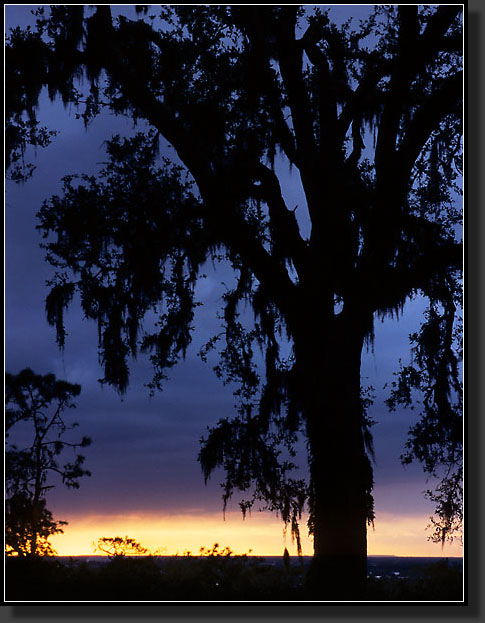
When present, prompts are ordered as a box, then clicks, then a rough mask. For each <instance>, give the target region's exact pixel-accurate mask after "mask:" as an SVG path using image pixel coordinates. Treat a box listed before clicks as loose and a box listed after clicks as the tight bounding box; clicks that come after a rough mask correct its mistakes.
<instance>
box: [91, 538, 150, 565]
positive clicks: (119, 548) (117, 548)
mask: <svg viewBox="0 0 485 623" xmlns="http://www.w3.org/2000/svg"><path fill="white" fill-rule="evenodd" d="M94 551H95V552H103V554H107V555H108V558H109V559H110V560H114V559H115V558H121V557H123V556H129V555H140V556H142V555H144V554H148V549H147V548H146V547H143V546H142V545H141V544H140V543H138V542H137V541H135V539H131V538H130V537H128V536H124V537H123V536H115V537H106V536H105V537H102V538H100V539H98V542H97V544H95V546H94Z"/></svg>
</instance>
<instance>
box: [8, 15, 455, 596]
mask: <svg viewBox="0 0 485 623" xmlns="http://www.w3.org/2000/svg"><path fill="white" fill-rule="evenodd" d="M135 8H136V10H137V13H138V17H137V18H136V19H128V18H127V17H124V16H119V17H117V18H114V17H113V16H112V13H111V9H110V7H109V6H97V7H96V8H94V9H89V10H87V11H85V7H82V6H68V7H59V6H56V7H52V8H51V10H50V14H49V15H48V16H47V17H46V16H44V15H43V12H42V10H41V11H40V12H39V13H38V22H37V29H36V30H31V31H28V32H26V31H20V30H15V31H14V32H12V34H11V36H10V38H9V42H8V46H7V92H8V93H9V99H8V102H7V104H8V106H7V113H8V115H9V116H8V118H9V120H10V124H9V125H8V131H9V132H10V136H13V137H14V139H15V140H13V139H12V141H11V143H8V142H7V147H10V148H11V150H12V152H13V153H14V154H17V156H18V154H19V153H20V152H19V150H20V151H21V149H22V146H23V145H24V143H25V140H27V139H28V136H27V135H26V133H25V131H23V130H24V126H22V125H21V124H27V126H28V125H29V124H30V126H29V127H31V129H32V131H34V130H35V129H36V128H37V126H36V119H35V106H36V104H37V102H38V96H39V92H40V89H41V88H42V87H43V86H47V88H48V90H49V94H50V96H51V97H52V98H54V97H56V96H57V95H60V96H61V97H62V99H63V101H64V102H65V103H66V104H67V103H71V102H74V103H78V104H79V105H80V106H81V107H82V108H81V111H82V112H81V113H80V116H81V117H82V118H83V119H84V121H85V123H86V124H89V122H90V120H91V119H93V118H94V117H95V116H96V115H98V114H99V113H100V112H101V111H102V110H104V109H108V110H111V111H112V112H114V113H116V114H123V115H127V116H129V117H131V118H132V119H133V120H134V121H136V122H143V123H145V124H146V126H147V127H148V129H147V131H144V132H141V133H139V134H136V135H135V136H133V137H131V138H121V137H113V139H112V140H111V141H109V142H108V144H107V153H108V161H107V163H106V164H105V166H104V168H103V169H102V171H100V174H99V175H98V176H86V175H72V176H68V177H66V178H65V179H64V192H63V194H62V196H56V197H53V198H52V199H51V200H49V201H47V202H46V203H45V204H44V205H43V207H42V209H41V211H40V213H39V218H40V229H41V230H42V232H43V234H44V236H45V238H46V242H45V247H46V249H47V257H48V259H49V261H50V262H51V263H52V264H53V266H55V267H56V268H57V273H56V275H55V277H54V278H53V280H52V282H51V293H50V295H49V297H48V299H47V317H48V320H49V322H50V323H51V324H53V325H55V326H56V327H57V338H58V342H59V345H60V346H61V347H62V346H63V345H64V341H65V330H64V325H63V311H64V310H65V309H66V308H67V307H68V305H69V304H70V303H71V301H72V298H73V296H74V293H75V292H79V293H80V297H81V302H82V307H83V310H84V313H85V315H86V317H87V318H92V319H94V320H95V321H96V322H97V323H98V327H99V345H100V353H101V362H102V365H103V367H104V378H103V382H106V383H109V384H111V385H113V386H115V387H116V388H118V389H119V390H120V391H125V389H126V388H127V385H128V382H129V365H128V357H129V355H130V354H132V355H135V354H136V352H137V349H138V348H141V350H142V351H144V352H148V353H150V356H151V360H152V362H153V365H154V370H155V374H154V378H153V380H152V382H151V387H152V388H153V389H156V388H158V387H160V386H161V385H162V383H163V381H164V380H165V378H166V377H165V374H166V370H167V368H170V367H171V366H173V365H175V364H176V362H177V361H178V360H179V358H180V357H181V356H184V354H185V352H186V349H187V347H188V346H189V344H190V341H191V335H192V330H193V322H194V310H195V307H196V305H197V300H196V297H195V285H196V283H197V281H198V279H199V278H200V277H201V275H202V273H203V268H204V265H205V263H206V262H207V261H209V260H212V261H214V262H216V263H217V262H218V261H219V260H223V261H225V262H226V263H227V264H229V265H230V266H232V268H233V270H234V275H235V284H234V287H232V289H228V291H227V293H226V294H225V297H224V307H223V310H222V314H221V318H222V321H223V328H222V332H221V334H220V335H218V336H215V337H214V338H213V340H211V341H210V342H209V343H208V345H207V347H206V349H204V350H203V352H202V353H201V354H202V356H203V357H205V356H206V355H207V353H208V352H209V351H210V350H211V349H212V348H216V349H218V351H219V353H220V364H219V365H218V366H217V367H216V372H217V373H218V374H219V375H220V376H221V377H222V378H223V379H224V380H225V381H231V382H238V383H239V390H238V400H239V403H238V413H237V415H236V416H235V417H226V418H223V419H221V421H220V422H219V424H218V425H217V426H215V427H214V428H213V429H212V430H210V431H209V433H208V435H207V437H206V438H205V439H203V441H202V447H201V452H200V455H199V459H200V461H201V464H202V468H203V470H204V474H205V477H206V479H207V478H208V477H209V476H210V474H211V473H212V472H213V470H214V469H215V468H216V467H218V466H222V467H223V468H224V470H225V473H226V482H225V487H224V503H225V504H226V503H227V501H228V499H229V498H230V497H231V495H232V494H233V492H234V491H235V490H241V491H243V492H246V493H247V499H246V500H244V501H243V502H242V503H241V506H242V509H243V512H245V511H247V510H248V509H249V508H251V507H252V506H253V505H254V504H255V503H259V504H262V505H263V507H265V508H268V509H269V510H272V511H276V512H279V513H280V514H281V516H282V518H283V520H284V521H285V522H286V523H288V524H290V525H291V528H292V531H293V534H294V535H295V536H296V537H297V539H299V530H298V522H299V519H300V517H301V512H302V509H303V508H304V506H305V504H307V505H308V508H309V511H310V522H309V526H310V529H311V532H312V533H313V537H314V550H315V555H314V560H313V564H312V567H311V573H310V575H309V582H310V584H311V583H312V582H313V581H315V584H316V585H319V584H320V585H321V586H325V587H326V588H327V589H328V593H329V595H331V596H333V597H335V596H345V595H352V596H355V595H356V594H358V591H359V590H360V587H361V586H362V584H363V583H364V581H365V574H366V569H365V557H366V522H367V521H368V520H371V519H372V517H373V510H372V495H371V490H372V485H373V479H372V467H371V463H370V460H369V457H368V455H369V454H370V449H371V448H370V433H369V430H368V424H369V421H368V419H367V416H366V413H365V400H364V399H363V397H362V396H363V394H362V388H361V375H360V365H361V353H362V350H363V348H364V347H365V345H366V344H369V343H371V342H372V338H373V322H374V319H375V318H376V317H377V318H383V317H386V316H389V315H396V316H398V315H399V314H400V312H401V311H402V309H403V306H404V304H405V302H406V300H408V299H409V298H412V297H413V296H415V295H416V294H418V293H419V294H421V295H423V296H424V297H426V298H427V299H428V300H429V311H428V317H427V320H426V319H425V323H424V325H423V328H422V330H421V331H420V333H418V334H417V336H416V344H417V346H416V348H417V350H416V355H417V356H416V363H415V367H414V370H415V372H413V373H411V369H409V370H406V369H404V370H403V374H401V376H400V380H399V381H396V382H397V383H398V385H399V392H400V393H399V392H398V393H393V394H392V396H391V398H390V400H391V402H392V400H394V401H395V402H394V404H397V403H398V402H399V401H400V399H401V398H402V397H403V396H404V398H405V400H407V398H406V397H409V398H412V397H413V395H414V392H416V391H418V390H419V391H421V392H424V394H425V396H426V398H425V400H424V406H423V411H422V416H421V420H420V422H419V424H417V426H416V427H415V428H414V429H413V430H412V431H411V438H410V445H409V447H408V449H409V453H410V454H409V456H413V457H415V458H417V459H418V460H421V461H423V462H424V465H425V467H426V469H428V471H432V472H435V471H437V470H439V469H440V467H442V465H441V464H445V466H446V467H447V468H449V470H451V471H453V470H455V471H456V468H457V466H459V463H460V452H459V448H460V444H461V409H460V407H459V406H458V407H453V406H452V403H455V404H456V403H457V400H459V393H460V392H459V387H458V384H459V374H458V365H457V356H456V355H455V354H453V349H454V347H455V346H456V343H455V342H456V330H454V329H453V327H454V326H455V324H456V323H455V319H456V317H457V311H456V310H457V307H458V306H459V304H460V282H459V276H460V269H461V263H462V251H461V246H460V242H459V240H458V239H457V225H458V224H459V222H460V211H459V209H458V207H457V203H458V201H457V195H458V193H459V182H460V175H461V173H460V156H461V123H462V122H461V99H462V83H463V76H462V69H461V48H462V34H461V9H460V7H459V6H458V5H456V6H455V5H443V6H439V7H428V6H423V7H421V6H410V5H403V6H398V7H391V6H379V7H376V9H375V12H374V13H373V14H372V15H371V16H370V17H369V19H367V20H364V21H363V22H362V23H361V24H360V26H359V27H353V26H351V25H350V24H349V23H347V24H344V25H342V26H337V25H336V24H334V23H333V22H332V21H331V19H330V17H329V15H328V14H327V12H325V11H322V10H321V9H320V8H311V7H304V8H302V7H297V6H281V7H277V6H265V7H257V6H236V5H235V6H210V7H202V6H198V7H190V6H170V7H163V8H159V9H157V10H158V14H159V15H158V17H157V16H152V15H151V11H150V10H148V9H147V8H146V7H135ZM34 53H35V63H36V65H35V73H34V74H33V72H32V69H31V59H32V56H33V54H34ZM32 74H33V75H32ZM81 76H83V77H85V78H87V80H88V84H89V92H87V93H84V94H83V93H81V92H80V90H78V89H80V88H81V87H80V86H79V79H80V77H81ZM82 102H83V103H82ZM164 141H165V142H164ZM166 143H168V144H169V145H171V146H172V147H173V148H174V150H175V152H176V158H174V159H172V161H171V160H170V159H168V158H162V157H161V156H160V155H159V149H160V145H162V146H164V145H165V144H166ZM284 163H286V165H287V166H288V168H289V170H291V171H293V175H294V179H296V178H297V177H298V176H299V179H300V180H301V186H302V189H303V193H304V196H305V200H306V206H304V207H299V208H298V209H297V208H296V207H295V206H294V205H289V204H288V201H287V199H286V197H285V194H284V193H283V192H282V189H281V184H280V179H279V176H278V174H277V171H278V170H281V169H280V167H282V166H283V165H284ZM302 212H306V217H305V216H301V215H302ZM305 218H306V219H307V224H308V225H309V227H310V233H309V234H308V235H306V234H305V233H304V224H305ZM244 303H249V305H250V306H251V307H252V310H253V311H254V322H253V323H252V324H251V325H249V324H248V321H247V318H246V316H245V315H244V314H242V306H243V304H244ZM151 310H155V311H156V313H157V314H158V316H159V321H158V323H157V329H156V331H155V332H153V333H150V334H147V333H144V334H143V333H142V330H141V329H142V321H143V319H144V317H145V315H146V314H147V312H149V311H151ZM454 331H455V333H454ZM283 343H289V345H290V347H291V349H290V351H291V352H290V355H289V356H288V357H285V356H283V354H282V350H281V346H282V344H283ZM258 349H260V350H261V351H262V353H263V359H264V366H263V367H264V370H263V371H261V369H260V368H259V367H258V366H257V365H256V363H255V353H256V352H257V350H258ZM423 371H424V376H422V377H421V380H417V378H416V375H418V376H419V375H420V373H421V372H423ZM301 437H303V438H304V439H306V442H307V448H308V464H309V472H310V478H309V482H306V481H305V479H302V478H298V477H295V475H294V472H293V467H294V465H293V463H294V457H293V454H294V447H295V442H296V441H297V439H298V438H301ZM440 449H442V451H441V450H440ZM450 473H451V472H450ZM442 508H444V507H442ZM447 508H448V507H447ZM451 512H454V511H451ZM447 513H448V510H447V511H445V515H446V514H447ZM342 577H344V578H345V582H342ZM344 584H345V586H344Z"/></svg>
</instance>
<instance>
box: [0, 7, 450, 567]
mask: <svg viewBox="0 0 485 623" xmlns="http://www.w3.org/2000/svg"><path fill="white" fill-rule="evenodd" d="M31 8H32V7H29V6H7V7H6V20H7V28H8V27H11V26H14V25H16V24H20V25H25V24H26V23H28V22H29V20H30V14H29V11H30V9H31ZM364 9H366V8H365V7H360V6H353V7H335V8H334V12H335V13H338V12H340V13H339V14H338V17H339V19H341V20H343V19H347V18H348V17H349V16H350V15H353V14H355V15H357V16H360V15H361V14H362V12H363V11H364ZM74 113H75V110H74V109H67V110H66V109H64V107H63V105H62V103H61V102H59V101H56V102H54V103H51V102H50V101H49V99H48V98H47V96H46V94H45V93H43V95H42V97H41V104H40V107H39V110H38V118H39V120H40V121H41V124H42V125H47V126H49V127H50V128H51V129H56V130H58V131H59V133H58V135H57V136H56V137H55V138H54V139H53V141H52V144H51V145H50V146H49V147H48V148H46V149H39V150H38V151H37V153H36V154H35V153H34V152H33V150H29V151H28V152H27V153H26V160H27V161H32V162H33V163H34V164H35V166H36V169H35V172H34V174H33V177H32V179H31V180H29V181H28V182H27V183H25V184H15V183H13V182H11V181H8V180H7V182H6V202H5V229H6V235H5V243H6V245H5V284H6V285H5V295H6V296H5V359H6V369H7V371H9V372H11V373H17V372H19V371H20V370H22V369H23V368H26V367H30V368H32V369H33V370H34V372H36V373H38V374H47V373H49V372H52V373H54V374H55V375H56V376H57V377H58V378H61V379H66V380H68V381H70V382H73V383H80V384H81V386H82V392H81V395H80V396H79V398H78V399H77V400H76V404H77V409H76V410H75V411H74V412H72V413H70V414H69V417H72V418H73V419H75V420H77V421H78V422H79V423H80V426H79V429H78V431H77V433H76V435H79V436H81V435H87V436H90V437H91V438H92V445H91V446H90V447H88V448H86V449H85V450H84V454H85V456H86V468H87V469H89V470H90V471H91V472H92V476H91V477H90V478H83V479H81V481H80V488H79V489H78V490H68V489H67V488H65V487H63V486H62V484H61V483H60V482H59V483H56V484H57V486H56V488H55V489H53V490H51V491H50V492H49V493H48V497H47V501H48V503H47V506H48V508H49V509H51V510H52V512H53V515H54V517H55V518H56V519H58V520H66V521H68V522H69V525H68V526H66V527H65V533H64V534H63V535H59V536H57V537H54V538H53V539H52V543H53V545H54V547H55V548H56V549H57V551H58V553H59V554H61V555H71V554H72V555H76V554H77V555H80V554H92V552H93V547H92V543H93V541H96V540H97V539H98V538H99V537H103V536H107V537H109V536H116V535H128V536H130V537H133V538H135V539H137V540H138V541H140V542H141V543H142V544H143V545H145V546H147V547H150V548H152V549H156V548H165V549H164V553H166V554H175V553H176V552H177V551H178V552H179V553H182V552H183V551H184V550H186V549H187V550H191V551H197V550H198V549H199V547H200V546H210V545H212V544H213V543H214V542H218V543H220V544H221V545H222V546H226V545H228V546H230V547H231V548H232V549H233V550H234V551H236V552H237V553H243V552H246V551H248V550H249V549H252V552H253V553H254V554H261V555H264V554H267V555H276V554H281V553H282V552H283V549H284V547H285V546H287V547H288V549H289V551H290V553H291V554H296V547H295V546H294V544H293V543H292V542H291V538H290V535H289V533H288V536H287V537H286V540H285V537H284V535H283V524H282V522H281V520H280V519H279V518H277V517H275V516H274V515H271V514H269V513H259V512H257V511H256V510H253V512H252V514H251V515H249V516H247V518H246V519H245V520H243V519H242V516H241V513H240V511H239V506H238V504H237V498H235V499H234V501H233V502H232V503H230V504H229V506H228V509H227V512H226V517H225V519H224V517H223V513H222V501H221V492H222V490H221V488H220V485H219V483H220V482H221V481H222V479H223V474H222V472H218V473H216V474H215V475H214V476H213V477H212V478H211V480H210V481H209V483H208V484H207V486H206V485H204V479H203V475H202V471H201V469H200V465H199V463H198V462H197V454H198V451H199V440H200V438H201V436H203V435H204V434H205V432H206V429H207V427H208V426H213V425H214V424H215V423H216V422H217V421H218V420H219V419H220V418H221V417H224V416H226V415H228V414H230V413H231V412H232V410H233V408H234V407H233V404H234V398H233V395H232V392H233V390H234V388H231V387H224V386H223V385H222V383H221V381H219V380H218V379H217V377H216V375H215V374H214V372H213V371H212V369H211V365H210V363H209V364H204V363H203V362H202V361H201V360H200V358H199V357H198V355H197V353H198V351H199V349H200V347H201V346H202V345H203V344H204V343H205V342H206V341H207V339H208V338H209V337H211V335H213V334H215V333H216V332H217V330H218V327H219V321H218V319H217V311H218V310H219V309H220V307H221V303H222V299H221V295H222V293H223V292H224V289H223V286H222V285H221V281H226V282H227V281H228V280H229V279H230V272H229V271H228V270H227V268H224V266H222V267H221V270H219V269H218V268H217V267H216V269H212V268H211V266H208V267H207V268H206V269H205V272H206V273H207V278H206V279H205V280H203V281H201V282H200V284H199V287H198V295H199V299H200V300H201V301H202V302H203V306H201V307H199V308H198V310H197V312H196V320H195V323H194V325H195V327H196V330H195V332H194V335H193V343H192V346H191V347H190V348H189V350H188V352H187V357H186V360H185V361H184V362H182V363H180V364H179V365H178V366H177V367H176V368H174V369H173V370H172V371H171V372H170V373H169V381H168V382H166V384H165V389H164V391H163V392H162V393H157V394H155V396H154V397H150V394H149V390H148V389H147V388H146V386H145V384H146V383H147V382H149V381H150V379H151V374H152V368H151V364H150V362H149V360H148V357H146V356H143V355H140V356H139V358H138V360H137V361H136V362H133V363H132V367H131V377H130V386H129V388H128V391H127V393H126V395H124V396H123V397H122V398H121V397H120V395H119V394H118V393H116V391H115V390H114V389H112V388H110V387H108V386H105V387H103V388H102V387H101V386H100V384H99V383H98V382H97V380H98V379H99V378H100V377H102V375H103V373H102V370H101V367H100V366H99V364H98V355H97V329H96V326H95V324H94V323H93V322H90V321H86V320H84V319H83V315H82V311H81V309H80V306H79V303H78V302H76V301H74V302H73V304H72V305H71V307H70V309H69V311H68V312H67V314H66V329H67V333H68V336H67V339H66V347H65V350H64V352H60V351H59V349H58V347H57V345H56V341H55V329H54V328H53V327H50V326H48V324H47V321H46V316H45V298H46V295H47V294H48V291H49V289H48V287H47V286H46V285H45V282H46V280H47V279H49V278H50V277H51V276H52V274H53V268H52V267H51V266H49V265H48V264H47V263H46V262H45V261H44V251H43V250H42V249H41V248H40V246H39V244H40V242H41V237H40V234H39V232H37V231H36V229H35V227H36V224H37V221H36V217H35V215H36V213H37V212H38V210H39V209H40V207H41V205H42V202H43V200H44V199H46V198H48V197H50V196H51V195H53V194H56V193H60V192H61V183H60V178H61V177H62V176H63V175H65V174H68V173H93V172H95V171H97V170H99V168H100V167H99V163H101V162H102V161H103V160H105V159H106V158H105V151H104V144H103V143H104V141H105V140H106V139H109V138H110V137H111V136H112V135H113V134H115V133H120V134H128V133H133V131H134V130H133V127H132V122H131V121H130V120H129V119H127V118H123V117H114V116H113V115H109V114H103V115H102V116H100V117H98V118H97V119H96V120H95V121H94V122H93V123H92V124H91V125H90V126H89V127H88V129H87V130H86V129H85V127H84V125H83V122H82V121H76V120H75V119H74ZM140 129H143V128H142V127H140V126H139V127H138V128H135V131H139V130H140ZM167 153H170V152H167ZM279 173H280V179H281V184H282V186H283V188H284V190H285V196H286V199H287V202H288V204H289V205H292V206H295V205H298V206H300V207H299V208H298V212H299V216H300V218H301V219H302V222H304V215H303V209H304V207H303V206H304V199H303V196H302V194H301V191H300V188H299V181H298V178H297V174H296V173H294V172H293V173H290V172H289V171H287V170H286V169H285V168H284V167H282V166H281V167H280V168H279ZM423 307H424V305H423V301H422V300H420V299H419V298H418V299H416V300H414V301H411V302H409V303H408V304H407V305H406V308H405V311H404V315H403V317H402V318H401V319H400V320H399V322H396V321H392V320H386V321H385V322H381V321H380V320H376V322H375V343H374V350H373V351H370V352H367V353H365V354H364V355H363V367H362V371H363V372H362V374H363V384H364V385H372V386H373V387H374V388H375V390H376V400H375V403H374V405H373V407H372V408H371V410H370V413H369V414H370V416H371V417H372V418H373V419H374V420H376V422H377V423H376V425H375V426H374V427H373V429H372V432H373V434H374V443H375V454H376V464H375V476H374V478H375V490H374V497H375V509H376V521H375V529H374V530H373V529H372V528H370V529H369V531H368V540H369V554H388V555H391V554H396V555H411V556H412V555H414V556H441V555H448V556H461V554H462V549H461V546H460V545H459V544H458V543H454V544H453V545H452V546H449V545H446V546H445V547H444V549H443V550H442V548H441V546H440V545H436V544H433V543H431V542H429V541H428V536H429V535H430V531H426V530H425V528H426V525H427V524H428V523H429V516H430V515H431V514H432V512H433V505H432V504H431V503H430V502H429V501H427V500H426V499H425V498H424V496H423V491H424V490H425V489H428V488H432V483H430V482H427V480H426V475H425V474H424V473H423V471H422V469H421V467H420V466H419V465H418V464H412V465H410V466H407V467H403V466H402V465H401V462H400V455H401V454H402V453H403V451H404V443H405V440H406V433H407V430H408V428H409V427H410V426H411V425H412V424H413V423H414V422H415V421H416V418H417V417H418V411H419V410H418V409H416V410H414V411H404V410H399V411H398V412H396V413H389V412H388V410H387V408H386V406H385V404H384V399H385V398H386V396H387V394H386V392H385V390H383V386H384V384H385V383H390V382H391V381H392V374H393V372H394V371H396V370H397V369H398V360H399V358H402V360H403V362H404V363H407V362H408V361H409V357H410V354H409V342H408V335H409V333H411V332H413V331H415V330H416V329H417V328H418V326H419V319H420V312H421V311H422V310H423ZM305 519H306V518H303V520H302V526H301V527H302V535H303V537H304V538H303V553H304V554H306V555H311V553H312V543H311V540H310V539H308V538H307V529H306V523H305Z"/></svg>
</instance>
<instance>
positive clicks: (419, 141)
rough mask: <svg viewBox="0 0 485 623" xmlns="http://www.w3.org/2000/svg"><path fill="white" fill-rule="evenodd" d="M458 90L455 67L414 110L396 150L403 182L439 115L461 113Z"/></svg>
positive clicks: (459, 75) (459, 82) (459, 78)
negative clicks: (453, 71)
mask: <svg viewBox="0 0 485 623" xmlns="http://www.w3.org/2000/svg"><path fill="white" fill-rule="evenodd" d="M462 94H463V72H462V71H458V72H456V73H455V74H452V75H451V76H449V77H448V78H445V79H444V80H443V82H442V84H441V86H440V87H439V88H437V89H436V90H435V91H434V92H433V93H432V94H431V95H429V96H428V98H427V99H426V100H425V102H424V103H423V104H422V105H421V106H420V107H419V108H418V110H417V111H416V112H415V113H414V116H413V118H412V119H411V121H410V123H409V125H408V127H407V128H406V131H405V135H404V138H403V140H402V142H401V145H400V146H399V150H398V152H397V161H398V163H399V175H400V179H401V180H402V183H403V184H404V182H405V181H406V180H409V179H410V174H411V170H412V167H413V165H414V163H415V162H416V159H417V158H418V156H419V154H420V152H421V150H422V149H423V147H424V145H425V144H426V142H427V140H428V139H429V138H430V136H431V134H432V132H433V131H434V130H436V129H437V128H438V127H439V124H440V122H441V121H442V119H443V118H444V117H445V116H446V115H448V114H456V115H460V114H461V101H462Z"/></svg>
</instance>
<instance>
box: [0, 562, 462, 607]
mask: <svg viewBox="0 0 485 623" xmlns="http://www.w3.org/2000/svg"><path fill="white" fill-rule="evenodd" d="M309 560H310V557H305V559H303V560H302V561H299V560H298V559H295V558H293V559H291V560H290V564H289V565H286V566H285V565H284V564H283V559H282V557H266V558H258V557H254V556H205V557H197V556H178V557H177V556H173V557H170V556H166V557H155V556H153V557H150V556H148V557H134V556H133V557H122V556H120V557H118V558H115V559H113V560H108V559H106V558H102V557H76V558H57V559H56V558H44V559H34V560H29V559H18V558H7V560H6V569H5V571H6V581H5V585H6V601H11V602H29V601H30V602H32V601H33V602H52V601H55V602H69V601H70V602H95V601H115V602H118V601H183V602H189V601H311V600H319V599H321V597H319V596H318V595H315V594H312V595H310V594H308V593H307V592H306V591H305V588H304V585H303V577H304V571H305V569H306V567H307V565H308V563H309ZM343 581H345V579H343ZM462 595H463V573H462V561H461V559H436V558H403V557H394V556H389V557H388V556H371V557H369V559H368V583H367V595H366V599H367V600H369V601H461V600H462V598H463V597H462Z"/></svg>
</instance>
